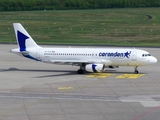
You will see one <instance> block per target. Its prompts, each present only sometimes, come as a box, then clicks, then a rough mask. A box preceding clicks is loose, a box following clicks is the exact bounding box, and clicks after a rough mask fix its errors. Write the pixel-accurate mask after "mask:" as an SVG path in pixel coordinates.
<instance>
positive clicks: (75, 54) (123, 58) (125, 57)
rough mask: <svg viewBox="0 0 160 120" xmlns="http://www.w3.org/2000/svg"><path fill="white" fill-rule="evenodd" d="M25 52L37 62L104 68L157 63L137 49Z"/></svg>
mask: <svg viewBox="0 0 160 120" xmlns="http://www.w3.org/2000/svg"><path fill="white" fill-rule="evenodd" d="M27 51H28V52H29V54H30V55H31V56H32V57H34V58H36V59H37V60H39V61H42V62H47V63H60V62H63V61H64V63H65V62H66V63H72V61H77V63H78V61H80V62H81V61H88V63H102V64H104V65H105V66H110V65H112V66H144V65H149V64H152V63H155V62H157V59H156V58H155V57H153V56H151V55H150V54H149V53H148V52H146V51H144V50H139V49H117V48H116V49H102V48H95V49H94V48H37V49H35V48H34V50H33V49H32V48H30V49H28V50H27Z"/></svg>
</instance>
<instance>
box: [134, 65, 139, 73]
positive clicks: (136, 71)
mask: <svg viewBox="0 0 160 120" xmlns="http://www.w3.org/2000/svg"><path fill="white" fill-rule="evenodd" d="M137 68H138V67H137V66H135V67H134V69H135V71H134V73H135V74H138V73H139V72H138V70H137Z"/></svg>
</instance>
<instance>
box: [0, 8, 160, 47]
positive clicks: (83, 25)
mask: <svg viewBox="0 0 160 120" xmlns="http://www.w3.org/2000/svg"><path fill="white" fill-rule="evenodd" d="M159 11H160V8H134V9H101V10H100V9H99V10H55V11H23V12H0V42H1V43H4V42H5V43H16V39H15V35H14V31H13V27H12V23H14V22H20V23H21V24H22V25H23V26H24V27H25V28H26V29H27V31H28V32H29V33H30V35H31V36H32V37H33V38H34V40H35V41H36V42H37V43H38V44H78V45H79V44H80V45H91V44H98V45H119V46H160V14H159ZM147 15H149V16H151V19H150V20H149V17H148V16H147Z"/></svg>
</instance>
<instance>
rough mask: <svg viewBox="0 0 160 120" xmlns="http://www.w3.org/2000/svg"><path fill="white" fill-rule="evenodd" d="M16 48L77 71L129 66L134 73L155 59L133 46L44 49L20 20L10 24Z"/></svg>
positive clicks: (16, 50)
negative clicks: (15, 40) (72, 67)
mask: <svg viewBox="0 0 160 120" xmlns="http://www.w3.org/2000/svg"><path fill="white" fill-rule="evenodd" d="M13 27H14V31H15V36H16V39H17V43H18V48H16V49H12V50H10V52H12V53H16V54H18V55H21V56H24V57H26V58H29V59H32V60H35V61H39V62H44V63H52V64H69V65H76V66H79V67H80V68H79V69H78V70H77V73H78V74H83V73H84V72H85V71H87V72H94V73H97V72H104V71H105V69H106V68H118V67H119V66H132V67H134V73H135V74H138V73H139V71H138V66H146V65H150V64H154V63H156V62H157V59H156V58H155V57H153V56H151V54H150V53H148V52H147V51H144V50H140V49H135V48H132V49H130V48H71V47H69V48H62V47H60V48H46V47H41V46H39V45H37V43H36V42H35V41H34V40H33V39H32V37H31V36H30V35H29V33H28V32H27V31H26V30H25V29H24V27H23V26H22V25H21V24H20V23H13Z"/></svg>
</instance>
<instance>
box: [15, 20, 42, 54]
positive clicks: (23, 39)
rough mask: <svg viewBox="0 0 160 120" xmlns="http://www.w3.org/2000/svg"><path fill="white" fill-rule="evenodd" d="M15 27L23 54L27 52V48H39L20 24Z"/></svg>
mask: <svg viewBox="0 0 160 120" xmlns="http://www.w3.org/2000/svg"><path fill="white" fill-rule="evenodd" d="M13 27H14V31H15V35H16V39H17V43H18V46H19V48H20V51H21V52H22V51H26V48H34V47H39V46H38V45H37V44H36V43H35V41H34V40H33V39H32V37H31V36H30V35H29V34H28V32H27V31H26V30H25V29H24V27H23V26H22V25H21V24H20V23H13Z"/></svg>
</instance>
